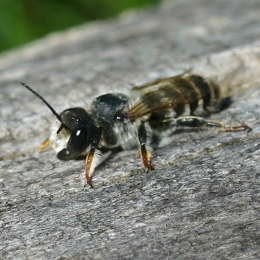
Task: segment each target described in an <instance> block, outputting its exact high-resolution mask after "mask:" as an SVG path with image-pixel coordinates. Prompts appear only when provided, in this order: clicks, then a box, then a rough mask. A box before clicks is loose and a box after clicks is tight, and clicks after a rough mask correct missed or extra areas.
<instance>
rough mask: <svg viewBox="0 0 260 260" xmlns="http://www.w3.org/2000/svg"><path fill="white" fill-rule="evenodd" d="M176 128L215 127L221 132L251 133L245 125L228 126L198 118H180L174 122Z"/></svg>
mask: <svg viewBox="0 0 260 260" xmlns="http://www.w3.org/2000/svg"><path fill="white" fill-rule="evenodd" d="M175 123H176V126H177V127H178V126H187V127H209V128H210V127H216V128H219V129H220V131H221V132H237V131H248V132H249V131H251V130H252V129H251V128H250V127H249V126H247V125H245V124H242V125H235V126H228V125H226V124H224V123H223V122H220V121H216V120H209V119H207V118H203V117H199V116H181V117H178V118H176V120H175Z"/></svg>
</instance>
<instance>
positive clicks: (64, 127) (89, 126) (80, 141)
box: [21, 82, 100, 160]
mask: <svg viewBox="0 0 260 260" xmlns="http://www.w3.org/2000/svg"><path fill="white" fill-rule="evenodd" d="M21 84H22V85H23V86H24V87H25V88H26V89H28V90H29V91H30V92H32V93H33V94H34V95H35V96H37V97H38V98H39V99H40V100H41V101H42V102H43V103H44V104H45V105H46V106H47V107H48V108H49V109H50V110H51V112H52V113H53V114H54V115H55V117H56V118H57V119H58V120H59V122H60V123H61V125H60V127H59V129H58V131H57V134H59V133H60V132H61V131H62V132H63V131H65V133H66V135H69V138H68V141H67V144H66V148H63V149H62V150H60V151H59V152H58V154H57V157H58V158H59V159H61V160H70V159H75V158H77V157H80V156H81V155H82V154H83V153H84V152H85V151H86V149H87V148H88V147H89V145H90V144H92V143H94V142H95V140H96V139H97V136H98V135H100V130H99V128H98V127H96V126H95V123H94V120H93V119H92V117H91V115H90V114H89V113H87V111H86V110H85V109H83V108H81V107H74V108H68V109H65V110H64V111H62V112H61V113H60V114H58V113H57V112H56V110H55V109H54V108H53V107H52V106H51V105H50V104H49V103H48V102H47V101H46V100H45V99H44V98H43V97H42V96H41V95H40V94H39V93H37V92H36V91H35V90H33V89H32V88H31V87H29V86H28V85H27V84H25V83H23V82H21Z"/></svg>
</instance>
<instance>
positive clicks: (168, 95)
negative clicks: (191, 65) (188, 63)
mask: <svg viewBox="0 0 260 260" xmlns="http://www.w3.org/2000/svg"><path fill="white" fill-rule="evenodd" d="M133 91H135V92H136V91H137V92H138V94H139V101H138V102H137V103H136V104H134V105H133V106H132V107H130V109H129V111H128V115H129V118H130V120H132V121H135V120H136V119H138V118H140V117H143V116H146V115H149V114H153V113H156V114H158V112H160V111H164V112H160V114H165V115H166V114H167V112H166V111H167V110H174V111H175V113H176V114H175V116H176V117H177V116H180V115H181V114H182V113H183V112H184V110H185V105H187V104H188V105H189V107H190V114H191V115H192V114H193V113H194V111H195V110H196V109H197V107H198V105H199V102H200V101H201V102H203V109H204V110H205V111H207V112H208V111H209V110H208V107H210V106H212V105H213V104H214V103H215V102H216V101H217V100H218V99H219V97H220V90H219V87H218V85H216V84H215V83H214V82H212V81H210V80H208V79H205V78H203V77H201V76H199V75H196V74H189V73H188V72H184V73H182V74H179V75H176V76H173V77H169V78H164V79H157V80H155V81H153V82H151V83H147V84H144V85H140V86H136V87H134V88H133Z"/></svg>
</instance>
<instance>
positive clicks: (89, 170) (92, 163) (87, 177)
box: [84, 129, 101, 188]
mask: <svg viewBox="0 0 260 260" xmlns="http://www.w3.org/2000/svg"><path fill="white" fill-rule="evenodd" d="M100 139H101V130H100V129H99V130H97V132H96V133H95V136H94V137H93V139H92V142H91V144H90V150H89V151H88V153H87V156H86V159H85V169H84V187H85V186H86V185H89V186H90V187H91V188H94V187H93V184H92V176H93V172H94V170H95V167H96V166H97V163H98V162H97V158H96V157H97V154H96V153H95V152H96V150H97V148H98V145H99V142H100Z"/></svg>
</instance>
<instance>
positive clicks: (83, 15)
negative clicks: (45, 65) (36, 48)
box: [0, 0, 160, 51]
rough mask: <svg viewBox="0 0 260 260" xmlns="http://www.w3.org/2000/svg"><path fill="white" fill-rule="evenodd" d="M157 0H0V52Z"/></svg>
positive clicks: (157, 0) (156, 0)
mask: <svg viewBox="0 0 260 260" xmlns="http://www.w3.org/2000/svg"><path fill="white" fill-rule="evenodd" d="M159 1H160V0H0V17H1V23H0V39H1V40H0V51H3V50H5V49H8V48H13V47H15V46H17V45H21V44H23V43H25V42H28V41H31V40H33V39H36V38H39V37H41V36H43V35H45V34H47V33H49V32H51V31H57V30H63V29H65V28H68V27H70V26H72V25H77V24H81V23H85V22H88V21H91V20H97V19H105V18H108V17H112V16H115V15H117V14H119V13H120V12H122V11H123V10H126V9H129V8H137V7H144V6H147V5H151V4H156V3H158V2H159Z"/></svg>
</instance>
